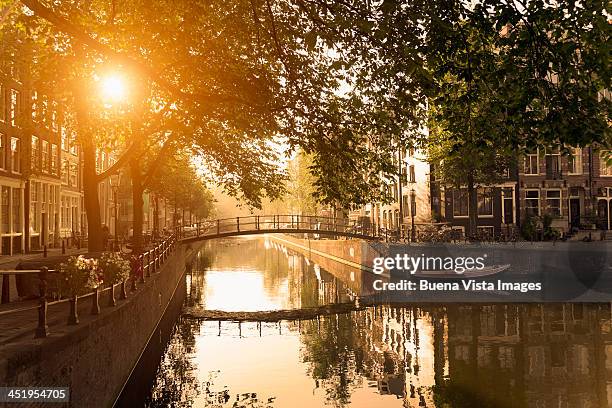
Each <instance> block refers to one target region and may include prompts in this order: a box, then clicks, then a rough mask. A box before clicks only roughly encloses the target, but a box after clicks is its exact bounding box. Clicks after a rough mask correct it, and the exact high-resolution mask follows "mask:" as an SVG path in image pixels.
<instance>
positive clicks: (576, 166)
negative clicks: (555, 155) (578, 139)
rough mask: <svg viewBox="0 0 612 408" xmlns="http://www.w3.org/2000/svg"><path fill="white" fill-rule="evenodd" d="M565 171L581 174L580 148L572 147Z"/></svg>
mask: <svg viewBox="0 0 612 408" xmlns="http://www.w3.org/2000/svg"><path fill="white" fill-rule="evenodd" d="M567 172H568V173H569V174H582V149H580V148H579V147H578V148H575V149H572V151H571V152H570V155H569V156H568V158H567Z"/></svg>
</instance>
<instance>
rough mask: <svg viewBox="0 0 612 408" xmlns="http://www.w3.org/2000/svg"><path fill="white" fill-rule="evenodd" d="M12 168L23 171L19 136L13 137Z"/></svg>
mask: <svg viewBox="0 0 612 408" xmlns="http://www.w3.org/2000/svg"><path fill="white" fill-rule="evenodd" d="M11 169H12V170H13V173H21V140H19V138H17V137H11Z"/></svg>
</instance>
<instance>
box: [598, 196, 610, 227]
mask: <svg viewBox="0 0 612 408" xmlns="http://www.w3.org/2000/svg"><path fill="white" fill-rule="evenodd" d="M608 207H609V203H608V200H603V199H602V200H599V202H598V203H597V215H598V218H599V220H598V221H599V223H598V225H597V227H598V228H600V229H604V230H609V229H610V212H609V208H608Z"/></svg>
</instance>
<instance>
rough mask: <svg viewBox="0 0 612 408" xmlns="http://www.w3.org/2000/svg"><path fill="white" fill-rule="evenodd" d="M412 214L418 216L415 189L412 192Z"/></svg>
mask: <svg viewBox="0 0 612 408" xmlns="http://www.w3.org/2000/svg"><path fill="white" fill-rule="evenodd" d="M410 214H411V215H412V216H414V217H416V216H417V202H416V193H415V191H414V190H412V191H411V192H410Z"/></svg>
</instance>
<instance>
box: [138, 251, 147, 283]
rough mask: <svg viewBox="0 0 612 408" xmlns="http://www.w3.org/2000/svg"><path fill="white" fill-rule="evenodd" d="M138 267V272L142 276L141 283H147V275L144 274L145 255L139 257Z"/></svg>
mask: <svg viewBox="0 0 612 408" xmlns="http://www.w3.org/2000/svg"><path fill="white" fill-rule="evenodd" d="M136 265H137V268H138V272H139V275H140V283H145V274H144V255H143V254H140V255H138V258H137V261H136Z"/></svg>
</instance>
